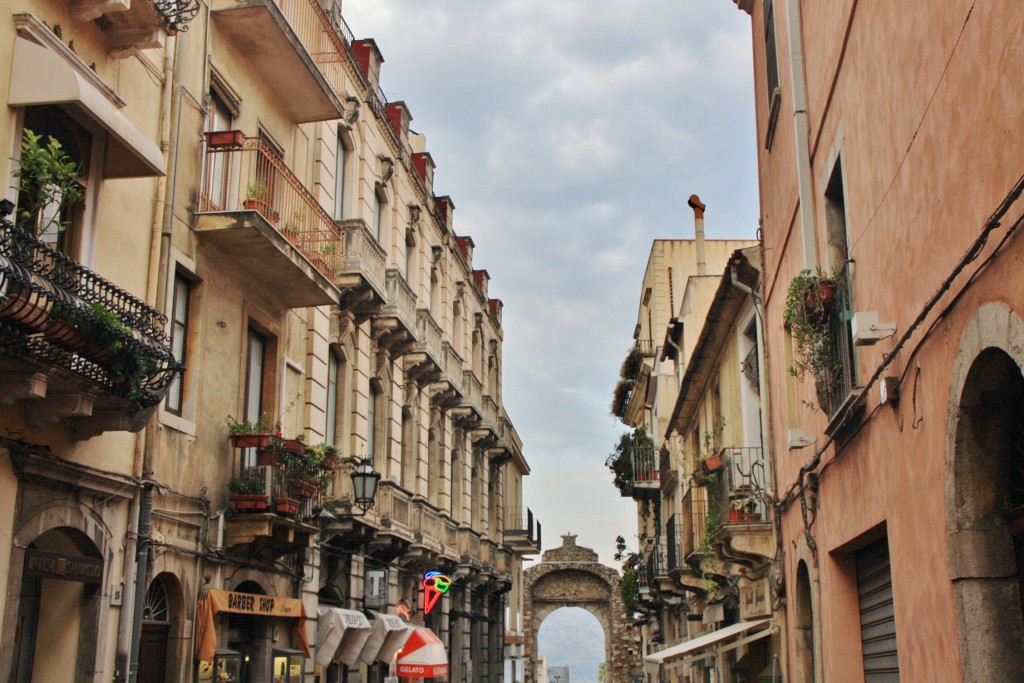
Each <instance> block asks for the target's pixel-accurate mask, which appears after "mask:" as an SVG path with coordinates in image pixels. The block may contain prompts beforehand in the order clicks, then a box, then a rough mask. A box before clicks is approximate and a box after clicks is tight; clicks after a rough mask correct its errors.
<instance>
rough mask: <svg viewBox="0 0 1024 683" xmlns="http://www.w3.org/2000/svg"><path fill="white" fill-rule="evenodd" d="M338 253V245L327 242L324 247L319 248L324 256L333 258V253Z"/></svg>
mask: <svg viewBox="0 0 1024 683" xmlns="http://www.w3.org/2000/svg"><path fill="white" fill-rule="evenodd" d="M337 251H338V245H337V244H336V243H334V242H329V243H327V244H325V245H324V246H322V247H320V253H321V254H323V255H324V256H334V254H335V252H337Z"/></svg>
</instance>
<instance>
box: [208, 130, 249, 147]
mask: <svg viewBox="0 0 1024 683" xmlns="http://www.w3.org/2000/svg"><path fill="white" fill-rule="evenodd" d="M204 135H205V136H206V146H207V147H208V148H210V149H222V148H225V147H241V146H242V143H244V142H245V133H243V132H242V131H240V130H215V131H209V132H207V133H205V134H204Z"/></svg>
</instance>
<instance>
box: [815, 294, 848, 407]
mask: <svg viewBox="0 0 1024 683" xmlns="http://www.w3.org/2000/svg"><path fill="white" fill-rule="evenodd" d="M852 316H853V312H852V311H851V310H850V305H849V295H847V294H846V292H845V291H843V288H842V287H838V288H837V291H836V300H835V304H834V305H833V306H832V308H831V309H830V310H829V312H828V316H827V319H826V322H825V325H826V326H827V330H826V332H827V334H826V338H825V340H824V342H823V343H824V344H826V349H827V351H828V356H829V360H830V364H829V366H828V367H826V368H824V370H823V371H822V373H821V376H820V377H819V378H817V379H818V382H817V385H818V394H819V395H818V398H819V402H820V403H821V407H822V408H824V410H825V412H826V413H828V415H829V417H832V416H833V415H835V414H836V412H838V410H839V408H840V407H842V405H843V403H844V402H845V401H846V399H847V398H848V397H849V396H850V394H851V392H852V391H853V389H854V387H855V377H854V372H853V370H854V367H853V333H852V332H851V330H850V320H851V318H852Z"/></svg>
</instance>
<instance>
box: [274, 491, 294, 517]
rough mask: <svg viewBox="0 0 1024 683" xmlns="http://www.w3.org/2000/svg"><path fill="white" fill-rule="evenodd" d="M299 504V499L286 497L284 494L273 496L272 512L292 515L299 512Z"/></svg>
mask: <svg viewBox="0 0 1024 683" xmlns="http://www.w3.org/2000/svg"><path fill="white" fill-rule="evenodd" d="M299 505H300V503H299V501H297V500H295V499H294V498H287V497H285V496H275V497H274V512H276V513H277V514H279V515H286V516H288V517H293V516H295V515H297V514H299Z"/></svg>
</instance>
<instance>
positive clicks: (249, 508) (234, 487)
mask: <svg viewBox="0 0 1024 683" xmlns="http://www.w3.org/2000/svg"><path fill="white" fill-rule="evenodd" d="M228 493H229V495H228V500H229V502H230V504H231V509H232V510H233V511H235V512H266V511H267V509H268V508H269V507H270V503H269V502H268V498H267V493H266V482H265V481H264V479H263V477H261V476H259V473H253V474H250V475H240V476H237V477H232V478H231V479H229V480H228Z"/></svg>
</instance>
